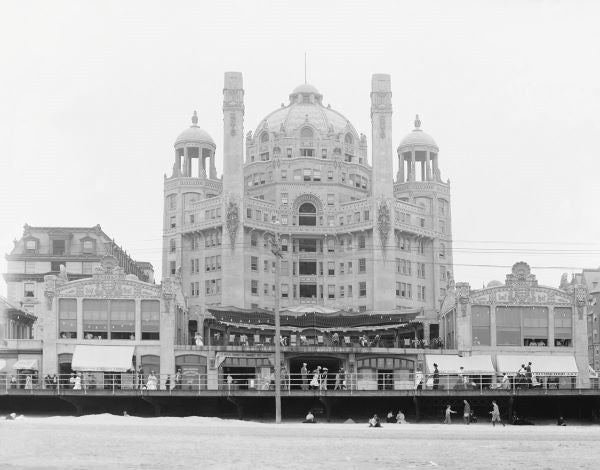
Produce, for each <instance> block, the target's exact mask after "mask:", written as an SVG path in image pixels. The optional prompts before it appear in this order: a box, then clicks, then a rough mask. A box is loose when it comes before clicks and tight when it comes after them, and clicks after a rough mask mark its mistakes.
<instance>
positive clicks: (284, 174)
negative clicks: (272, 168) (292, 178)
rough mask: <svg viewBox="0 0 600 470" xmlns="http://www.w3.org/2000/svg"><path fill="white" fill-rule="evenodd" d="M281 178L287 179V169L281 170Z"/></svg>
mask: <svg viewBox="0 0 600 470" xmlns="http://www.w3.org/2000/svg"><path fill="white" fill-rule="evenodd" d="M281 179H282V180H283V181H285V180H287V170H281Z"/></svg>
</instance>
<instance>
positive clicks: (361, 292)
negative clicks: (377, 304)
mask: <svg viewBox="0 0 600 470" xmlns="http://www.w3.org/2000/svg"><path fill="white" fill-rule="evenodd" d="M358 296H359V297H366V296H367V283H366V281H362V282H359V283H358Z"/></svg>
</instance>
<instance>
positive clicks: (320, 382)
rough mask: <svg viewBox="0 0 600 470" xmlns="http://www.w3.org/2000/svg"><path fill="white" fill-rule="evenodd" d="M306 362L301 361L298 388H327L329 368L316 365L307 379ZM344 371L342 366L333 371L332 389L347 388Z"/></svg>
mask: <svg viewBox="0 0 600 470" xmlns="http://www.w3.org/2000/svg"><path fill="white" fill-rule="evenodd" d="M306 366H307V363H306V362H304V363H302V367H301V368H300V376H301V378H300V380H301V383H300V388H301V389H302V390H327V387H328V380H329V369H328V368H327V367H321V366H317V368H316V369H314V370H313V371H312V372H311V375H312V377H311V378H310V379H309V373H308V369H307V367H306ZM346 380H347V377H346V371H345V369H344V368H343V367H341V368H340V370H338V371H337V372H336V373H335V383H334V386H333V389H334V390H346V388H347V382H346Z"/></svg>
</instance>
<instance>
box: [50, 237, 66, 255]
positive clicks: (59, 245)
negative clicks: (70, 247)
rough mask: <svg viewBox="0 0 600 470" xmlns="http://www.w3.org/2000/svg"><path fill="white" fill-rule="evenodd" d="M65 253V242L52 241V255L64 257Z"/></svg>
mask: <svg viewBox="0 0 600 470" xmlns="http://www.w3.org/2000/svg"><path fill="white" fill-rule="evenodd" d="M65 252H66V241H65V240H52V254H53V255H64V254H65Z"/></svg>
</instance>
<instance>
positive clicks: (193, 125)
mask: <svg viewBox="0 0 600 470" xmlns="http://www.w3.org/2000/svg"><path fill="white" fill-rule="evenodd" d="M192 127H198V113H197V112H196V111H194V115H193V116H192Z"/></svg>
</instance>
